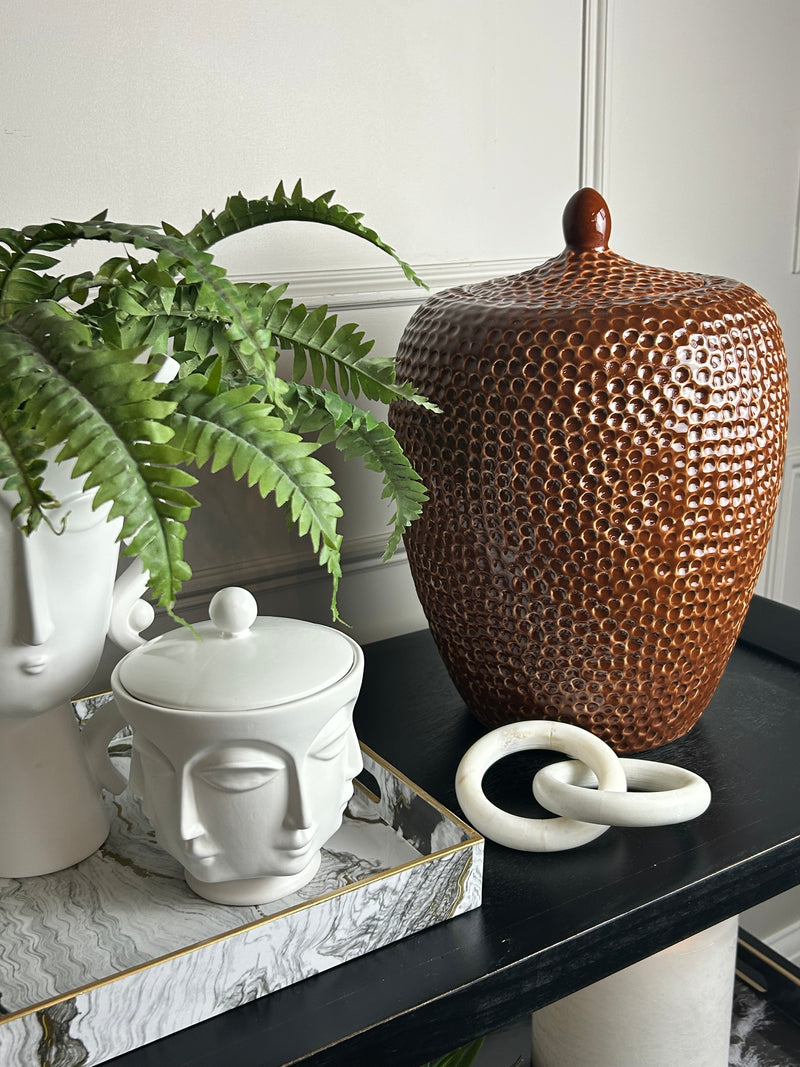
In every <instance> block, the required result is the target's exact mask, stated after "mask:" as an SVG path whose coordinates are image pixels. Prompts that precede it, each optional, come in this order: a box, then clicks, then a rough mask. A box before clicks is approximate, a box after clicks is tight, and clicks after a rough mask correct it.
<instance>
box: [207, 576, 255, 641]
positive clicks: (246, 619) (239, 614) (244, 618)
mask: <svg viewBox="0 0 800 1067" xmlns="http://www.w3.org/2000/svg"><path fill="white" fill-rule="evenodd" d="M208 614H209V618H210V619H211V621H212V622H213V623H214V626H215V627H216V628H217V630H218V631H219V632H220V633H221V634H223V636H225V637H238V636H239V635H240V634H245V633H247V632H248V631H249V630H250V627H251V626H252V625H253V623H254V622H255V621H256V616H257V615H258V605H257V604H256V599H255V597H254V596H253V594H252V593H250V592H248V590H247V589H241V588H240V587H239V586H236V585H229V586H228V588H227V589H220V591H219V592H218V593H215V594H214V596H213V597H212V598H211V603H210V604H209V607H208Z"/></svg>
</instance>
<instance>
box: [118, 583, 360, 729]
mask: <svg viewBox="0 0 800 1067" xmlns="http://www.w3.org/2000/svg"><path fill="white" fill-rule="evenodd" d="M257 612H258V608H257V606H256V601H255V598H254V597H253V596H252V594H251V593H249V592H248V591H247V590H246V589H240V588H238V587H236V586H231V587H229V588H227V589H222V590H220V591H219V592H218V593H216V594H215V596H214V597H213V598H212V600H211V604H210V607H209V615H210V621H209V622H204V623H200V624H199V625H198V626H196V627H194V632H192V631H191V630H188V629H186V628H185V627H180V628H179V629H176V630H172V631H170V633H167V634H163V635H162V636H161V637H156V638H154V639H153V640H152V641H148V642H147V644H145V645H142V647H141V648H137V649H134V650H133V652H129V653H128V655H127V656H126V657H125V658H124V660H123V661H122V662H121V663H120V666H119V679H120V682H121V683H122V685H123V686H124V688H125V689H126V690H127V692H128V693H130V694H131V696H133V697H136V698H137V699H139V700H144V701H146V702H147V703H148V704H156V705H158V706H160V707H166V708H175V709H178V710H181V711H249V710H254V709H256V708H269V707H275V706H277V705H279V704H283V703H286V702H287V701H292V700H299V699H302V698H303V697H308V696H311V695H312V694H314V693H318V692H320V691H321V690H323V689H327V688H328V687H329V686H332V685H334V684H335V683H336V682H338V681H339V680H340V679H341V678H343V677H344V676H345V675H346V674H347V672H348V671H349V670H350V669H351V668H352V666H353V662H354V658H355V653H354V651H353V646H352V643H351V642H350V640H349V639H348V638H347V637H345V636H344V634H341V633H339V632H338V631H337V630H334V629H332V628H331V627H329V626H320V625H318V624H316V623H311V622H303V621H302V620H300V619H282V618H272V617H270V616H264V615H258V614H257Z"/></svg>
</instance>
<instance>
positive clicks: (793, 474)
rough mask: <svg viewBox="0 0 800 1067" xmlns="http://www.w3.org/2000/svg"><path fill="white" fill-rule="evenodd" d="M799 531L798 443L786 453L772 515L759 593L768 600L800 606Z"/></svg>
mask: <svg viewBox="0 0 800 1067" xmlns="http://www.w3.org/2000/svg"><path fill="white" fill-rule="evenodd" d="M798 530H800V445H795V446H793V447H792V448H790V449H789V450H788V451H787V453H786V466H785V468H784V472H783V485H782V487H781V495H780V498H779V500H778V510H777V513H776V515H775V525H774V526H773V530H772V537H771V538H770V543H769V547H768V549H767V557H766V560H765V561H764V568H763V571H762V578H761V580H760V582H759V585H760V588H759V592H761V593H762V594H763V595H764V596H766V597H769V598H770V600H778V601H780V602H781V603H782V604H789V605H791V606H792V607H795V608H800V552H798V550H797V549H798V546H797V531H798Z"/></svg>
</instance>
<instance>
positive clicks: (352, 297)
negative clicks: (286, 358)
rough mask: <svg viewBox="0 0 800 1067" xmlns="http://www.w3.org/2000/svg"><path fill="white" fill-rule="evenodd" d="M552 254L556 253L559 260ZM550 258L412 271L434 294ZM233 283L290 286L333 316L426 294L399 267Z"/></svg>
mask: <svg viewBox="0 0 800 1067" xmlns="http://www.w3.org/2000/svg"><path fill="white" fill-rule="evenodd" d="M556 251H560V249H559V250H554V252H553V253H551V254H555V252H556ZM547 258H548V257H547V256H527V257H526V258H524V259H476V260H469V261H463V262H461V261H458V262H451V263H425V264H422V265H420V266H417V265H415V266H414V269H415V270H416V272H417V273H418V274H419V276H420V277H421V278H422V280H423V281H424V282H425V283H426V284H427V285H428V287H429V289H430V291H431V292H438V291H440V290H442V289H452V288H454V287H455V286H459V285H472V284H473V283H475V282H482V281H486V280H487V279H489V278H501V277H504V276H505V275H508V274H520V273H521V272H522V271H525V270H530V268H531V267H535V266H536V265H537V264H539V263H543V262H544V261H545V259H547ZM230 278H231V280H232V281H235V282H266V283H267V284H269V285H275V284H277V283H279V282H288V284H289V293H290V295H291V296H292V297H293V298H294V299H295V300H301V301H303V302H304V303H306V304H311V305H314V306H318V305H320V304H327V305H328V307H329V308H331V310H334V309H335V310H353V311H355V310H363V309H365V308H380V307H387V306H388V307H401V306H415V305H417V304H420V303H421V302H422V301H423V300H424V299H425V298H426V296H428V295H429V294H428V292H427V291H426V290H425V289H420V288H419V287H418V286H416V285H414V284H413V282H409V281H407V280H406V279H405V278H404V277H403V275H402V272H401V271H400V268H399V267H390V266H381V267H348V268H341V269H334V270H322V271H321V270H313V271H312V270H308V271H283V272H282V273H281V274H280V275H277V274H275V275H273V274H233V273H232V274H231V275H230Z"/></svg>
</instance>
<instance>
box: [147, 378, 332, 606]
mask: <svg viewBox="0 0 800 1067" xmlns="http://www.w3.org/2000/svg"><path fill="white" fill-rule="evenodd" d="M199 379H200V376H199V375H195V376H192V377H189V378H184V379H181V380H180V381H178V382H175V383H173V384H172V385H171V386H170V387H169V389H168V395H170V396H171V397H172V398H174V399H175V400H176V402H177V407H176V410H175V411H174V412H173V413H172V414H171V415H170V416H169V418H168V419H167V423H168V425H169V426H170V427H171V428H172V429H173V430H174V432H175V437H174V439H173V444H174V445H176V446H177V447H179V448H183V449H185V450H186V451H188V452H190V453H191V454H192V455H193V456H194V462H195V463H196V464H197V465H198V466H199V467H203V466H205V465H206V464H209V466H210V469H211V471H212V472H215V471H218V470H220V469H222V468H223V467H229V468H230V470H231V472H232V474H233V476H234V478H236V479H237V481H238V480H239V479H245V480H246V482H247V484H248V485H249V486H251V487H252V486H255V487H256V488H257V489H258V491H259V493H260V494H261V496H262V497H264V498H267V497H268V496H269V495H270V494H274V498H275V503H276V504H277V505H278V507H284V506H285V507H286V508H287V511H288V515H289V517H290V519H291V522H292V523H293V524H294V526H295V528H296V530H297V532H298V534H300V535H301V536H308V537H309V538H310V540H311V543H312V545H313V546H314V551H315V552H316V553H317V555H318V558H319V562H320V563H321V564H322V565H323V566H324V567H326V568H327V570H328V572H329V574H330V575H331V577H332V579H333V597H332V602H331V609H332V612H333V615H334V618H338V613H337V611H336V591H337V588H338V582H339V578H340V577H341V573H342V571H341V558H340V549H341V535H340V534H339V533H338V531H337V523H338V520H339V518H340V517H341V514H342V509H341V507H340V504H339V496H338V494H337V493H336V491H335V490H334V488H333V478H332V476H331V473H330V471H329V470H328V468H327V467H326V466H325V464H324V463H322V462H321V461H320V460H318V459H317V458H316V457H315V456H313V455H312V454H311V453H312V452H313V451H314V450H315V448H316V445H314V444H312V443H309V442H307V441H304V440H303V439H302V437H300V436H299V435H298V434H296V433H292V432H289V431H287V429H286V428H285V422H284V420H283V419H282V418H279V417H277V416H274V415H270V414H269V413H268V412H267V409H266V408H264V407H263V406H262V405H260V404H253V403H251V401H252V399H253V397H254V395H255V394H256V392H257V390H258V386H240V387H238V388H234V389H229V390H228V391H226V392H221V393H218V394H216V395H213V393H212V392H210V391H208V390H206V389H205V388H204V387H203V383H202V381H200V380H199Z"/></svg>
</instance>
